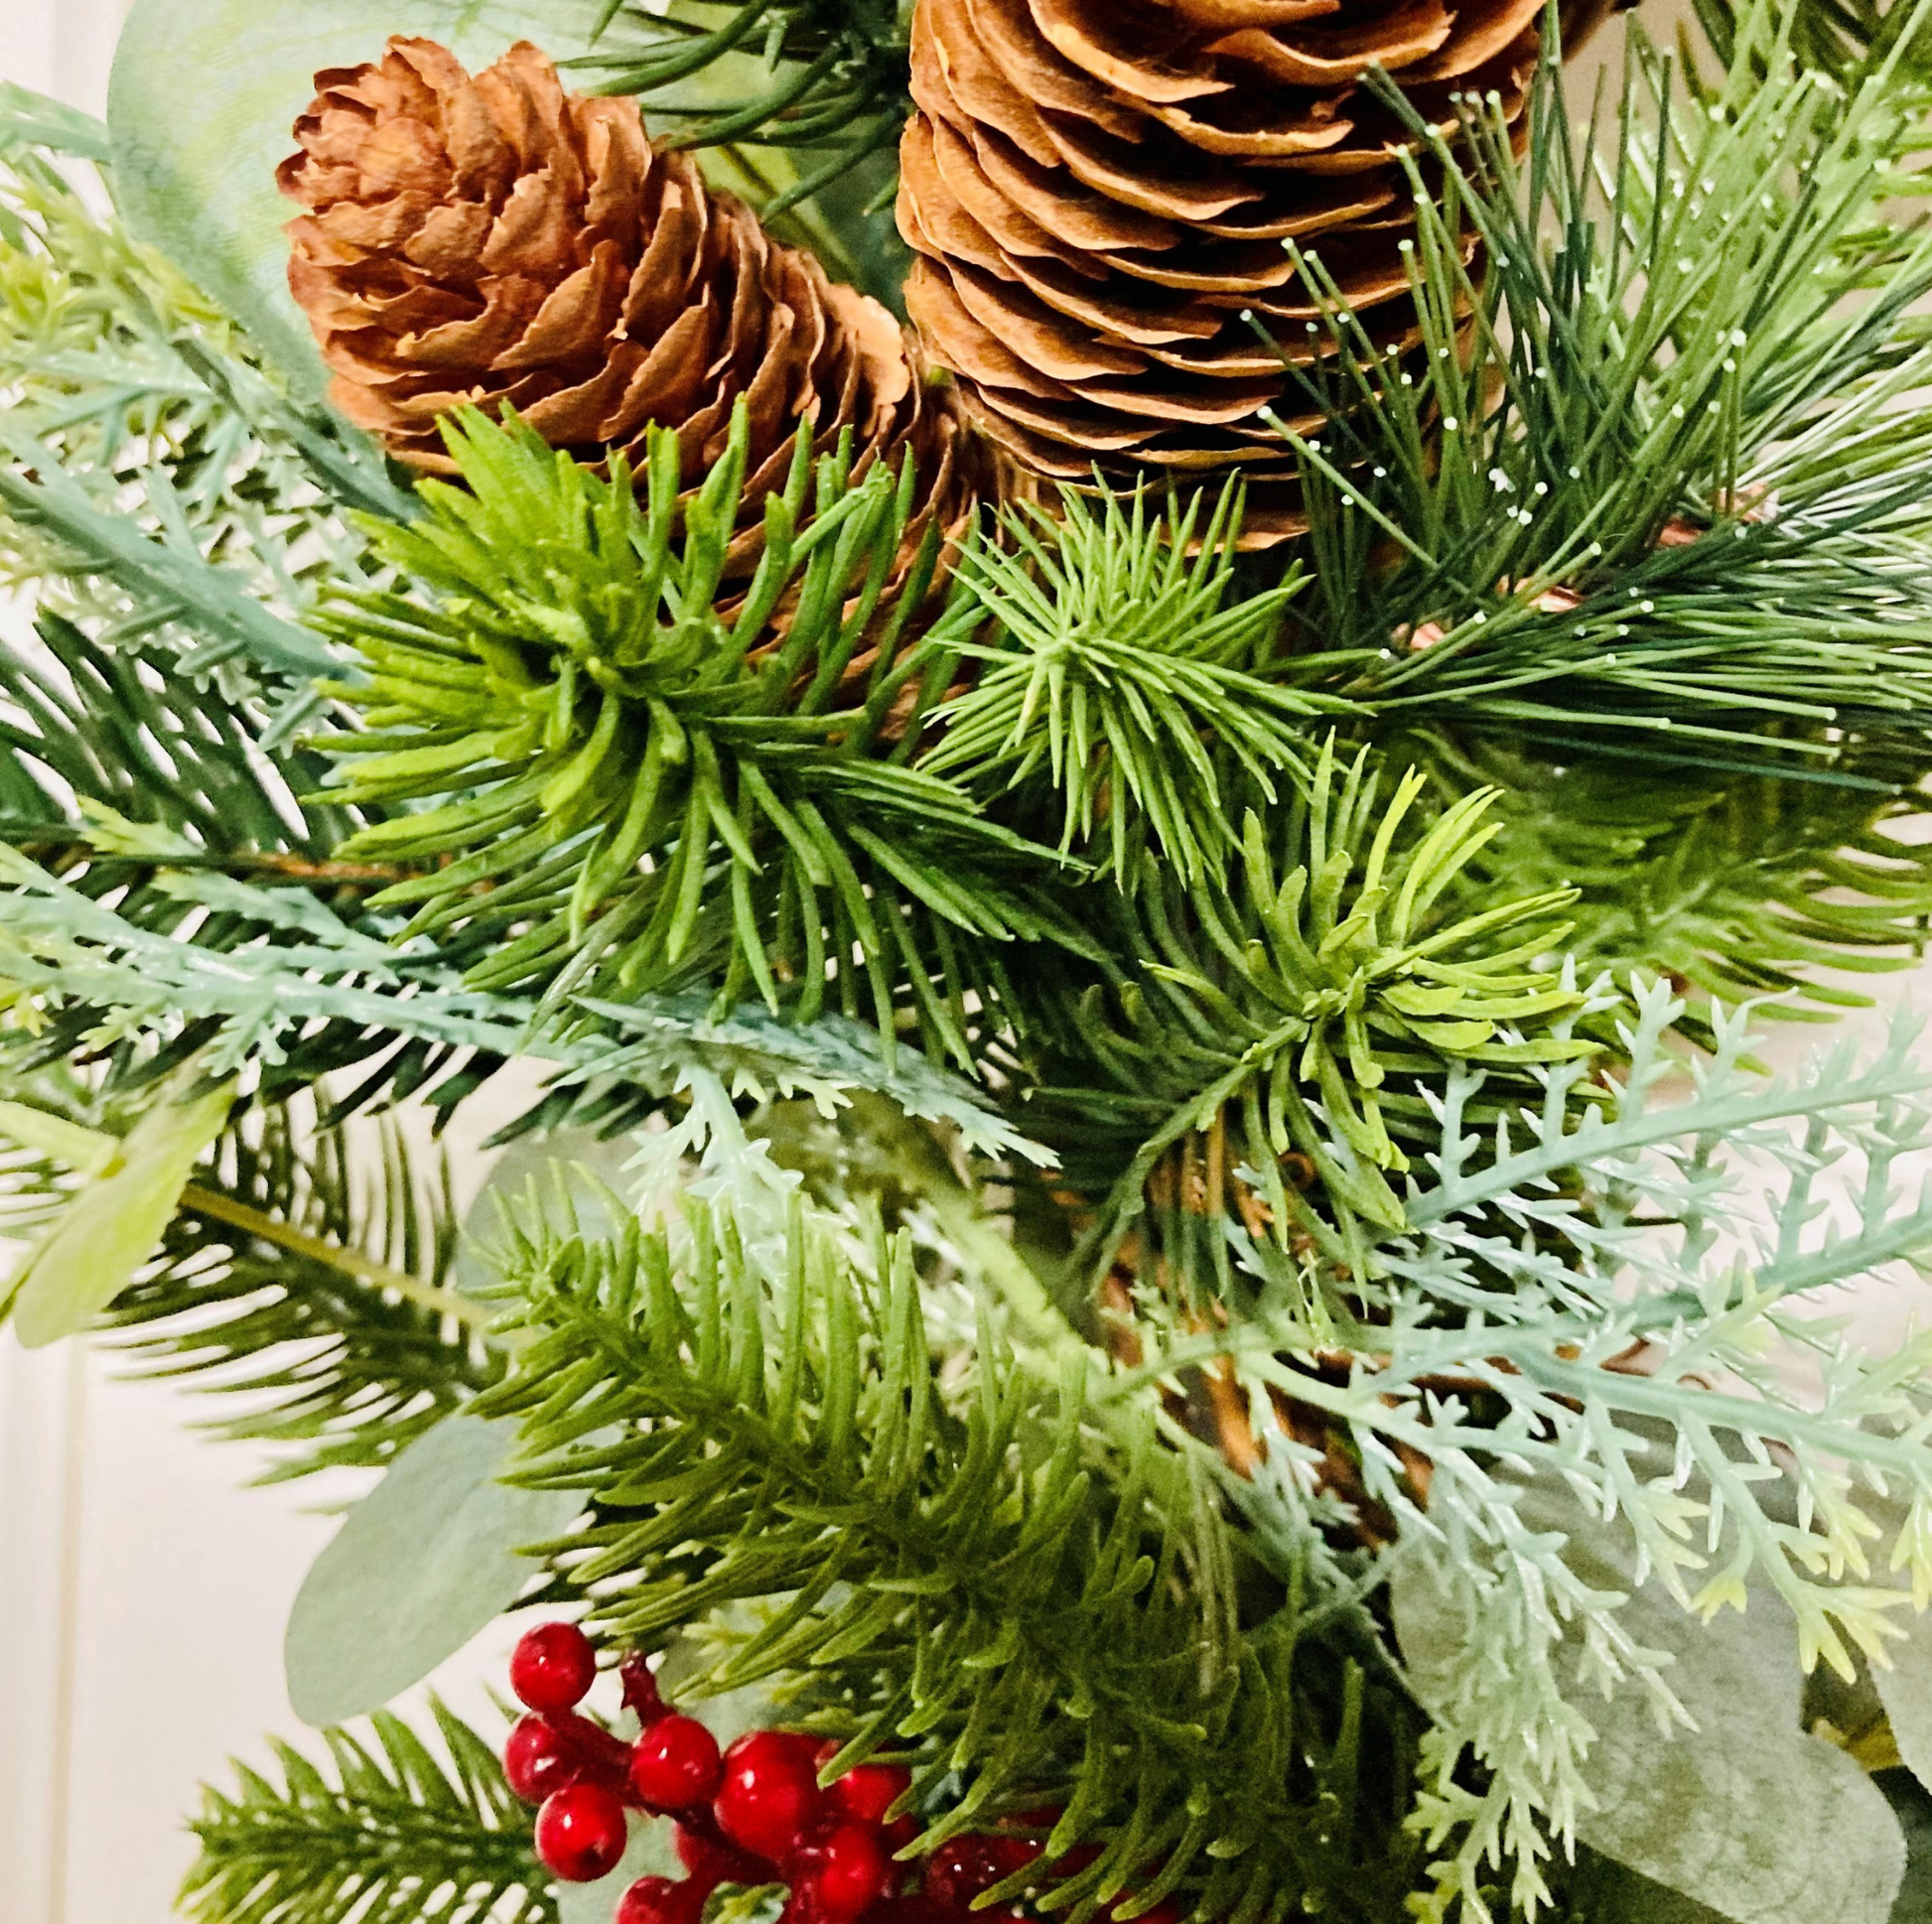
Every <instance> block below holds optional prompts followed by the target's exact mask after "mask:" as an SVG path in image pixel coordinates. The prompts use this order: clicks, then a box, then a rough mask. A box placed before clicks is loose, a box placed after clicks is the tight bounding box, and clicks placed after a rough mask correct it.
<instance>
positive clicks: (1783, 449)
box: [1285, 8, 1932, 760]
mask: <svg viewBox="0 0 1932 1924" xmlns="http://www.w3.org/2000/svg"><path fill="white" fill-rule="evenodd" d="M1757 17H1759V18H1760V19H1762V20H1768V19H1770V18H1771V17H1772V16H1771V12H1770V10H1769V9H1768V8H1760V10H1759V16H1757ZM1630 58H1631V67H1630V69H1629V71H1628V73H1627V75H1626V82H1625V90H1624V100H1623V105H1622V111H1621V118H1620V121H1619V124H1618V128H1617V133H1618V141H1617V144H1616V147H1615V151H1614V153H1613V155H1611V156H1608V157H1605V158H1603V159H1600V160H1594V159H1592V157H1591V155H1590V153H1589V152H1588V151H1587V136H1586V134H1585V132H1584V130H1583V129H1581V128H1580V127H1579V126H1578V125H1577V124H1576V123H1575V122H1573V121H1572V119H1571V118H1570V116H1569V114H1568V111H1567V108H1566V106H1565V102H1564V98H1563V91H1562V80H1561V78H1560V75H1559V73H1558V71H1557V69H1556V68H1555V66H1554V63H1553V61H1546V63H1545V67H1544V69H1543V70H1542V72H1541V74H1540V77H1539V79H1538V81H1537V84H1536V88H1535V91H1534V95H1533V99H1532V104H1531V109H1530V116H1531V128H1532V139H1531V150H1532V152H1533V154H1534V156H1535V159H1534V161H1533V162H1531V163H1522V162H1519V161H1518V160H1517V158H1516V156H1515V153H1514V151H1513V149H1512V146H1511V137H1510V135H1509V133H1508V130H1507V129H1506V127H1505V126H1504V125H1503V123H1502V121H1501V120H1500V118H1497V117H1496V116H1495V115H1494V114H1493V113H1492V112H1491V111H1490V110H1488V109H1484V110H1482V111H1477V110H1476V109H1475V107H1474V106H1473V104H1470V105H1468V106H1466V107H1465V109H1464V113H1465V119H1464V124H1463V132H1462V138H1461V139H1460V141H1459V142H1451V141H1449V140H1448V139H1445V138H1444V137H1442V136H1441V135H1438V134H1434V133H1430V132H1429V131H1428V130H1427V129H1425V128H1423V127H1422V125H1421V123H1420V122H1414V127H1415V131H1416V133H1417V136H1418V138H1419V139H1423V140H1425V142H1426V145H1427V147H1428V150H1429V151H1428V158H1427V161H1426V163H1419V166H1418V171H1417V173H1416V191H1417V197H1418V199H1417V215H1418V220H1419V223H1420V225H1419V232H1418V238H1417V243H1416V249H1415V253H1414V255H1413V257H1412V265H1411V279H1412V285H1413V288H1414V291H1415V298H1416V301H1417V304H1418V309H1419V312H1420V314H1421V318H1422V329H1423V336H1424V349H1425V356H1426V361H1427V365H1426V367H1421V366H1420V362H1419V361H1417V360H1416V357H1414V356H1410V355H1408V354H1407V353H1406V352H1398V351H1397V350H1395V349H1394V348H1389V347H1385V346H1384V345H1382V344H1377V343H1376V342H1374V341H1373V340H1372V339H1371V337H1370V335H1369V333H1368V332H1367V331H1366V329H1365V327H1364V326H1363V324H1361V323H1360V322H1358V321H1356V320H1355V319H1354V318H1353V317H1352V316H1350V315H1349V314H1348V313H1347V312H1346V311H1345V308H1344V307H1343V305H1342V304H1341V303H1340V302H1339V301H1338V300H1333V301H1331V302H1330V314H1329V327H1330V330H1331V333H1332V336H1333V339H1334V343H1335V346H1336V358H1335V360H1334V362H1333V371H1332V373H1331V374H1328V375H1326V376H1323V375H1320V374H1311V375H1309V376H1308V377H1307V378H1309V379H1311V381H1313V382H1314V387H1313V389H1312V390H1311V393H1312V396H1313V398H1314V399H1316V400H1318V402H1319V403H1320V405H1321V406H1322V409H1323V411H1324V413H1325V414H1327V415H1328V416H1329V417H1330V420H1329V425H1328V426H1327V427H1326V428H1324V429H1323V431H1322V432H1321V434H1320V435H1318V436H1314V437H1298V436H1295V435H1293V434H1290V435H1289V438H1290V440H1291V441H1293V442H1294V443H1295V445H1296V446H1297V448H1298V450H1299V451H1300V453H1301V455H1302V457H1303V460H1304V462H1305V464H1306V468H1307V470H1308V474H1309V478H1310V484H1311V502H1312V504H1313V505H1314V507H1315V510H1316V511H1315V513H1314V521H1315V533H1314V535H1313V536H1312V537H1311V538H1312V541H1313V545H1314V550H1315V557H1316V562H1317V571H1316V577H1315V586H1314V591H1313V594H1314V598H1315V600H1316V602H1317V603H1318V619H1317V620H1316V622H1315V625H1316V626H1317V628H1318V629H1320V630H1321V631H1322V632H1323V633H1324V636H1325V638H1327V639H1330V640H1332V641H1334V642H1335V643H1337V644H1339V645H1340V646H1341V647H1342V648H1343V649H1344V650H1346V649H1348V648H1351V647H1355V646H1361V647H1364V648H1379V650H1380V652H1379V654H1376V655H1373V656H1366V655H1365V656H1363V657H1361V662H1362V665H1361V666H1360V667H1358V668H1349V669H1347V670H1346V671H1345V672H1338V677H1337V681H1336V685H1337V686H1338V687H1340V688H1341V689H1342V690H1343V692H1345V693H1347V694H1349V695H1350V696H1351V697H1352V698H1355V699H1358V700H1361V701H1364V702H1368V703H1372V704H1374V705H1375V707H1376V708H1377V710H1378V712H1379V713H1381V714H1383V715H1385V716H1391V717H1398V718H1399V717H1403V716H1411V715H1413V716H1417V717H1420V716H1421V715H1423V714H1425V713H1429V714H1441V715H1445V716H1448V715H1454V716H1456V717H1457V718H1460V719H1464V720H1467V721H1471V722H1476V723H1479V724H1481V725H1483V726H1485V727H1499V728H1509V729H1513V730H1515V731H1517V732H1518V733H1519V734H1520V733H1523V732H1530V733H1555V732H1563V733H1567V734H1570V735H1573V736H1574V735H1575V734H1576V733H1577V731H1578V729H1579V727H1580V726H1587V727H1590V728H1603V729H1614V730H1618V731H1627V732H1629V733H1630V734H1631V735H1632V736H1633V737H1634V739H1636V740H1638V741H1640V742H1642V743H1643V744H1644V746H1645V747H1646V748H1651V747H1660V748H1662V749H1664V750H1666V751H1673V752H1674V753H1676V754H1677V755H1679V756H1687V757H1694V756H1698V755H1700V754H1705V753H1708V752H1709V751H1708V749H1706V748H1705V747H1704V745H1705V744H1707V743H1711V742H1737V743H1742V742H1744V741H1746V740H1749V741H1751V742H1753V744H1755V741H1756V737H1757V735H1758V734H1759V733H1760V732H1761V731H1762V730H1763V728H1764V726H1765V725H1766V724H1767V723H1769V724H1782V723H1791V722H1799V723H1809V724H1811V725H1813V727H1814V731H1815V729H1816V728H1817V727H1820V726H1831V725H1837V726H1839V727H1841V728H1844V729H1847V730H1851V731H1855V732H1858V733H1860V734H1872V735H1880V736H1883V735H1886V734H1892V735H1917V734H1918V733H1920V732H1922V730H1923V727H1924V719H1925V716H1926V714H1927V712H1928V708H1929V707H1932V704H1928V701H1927V697H1926V690H1927V687H1928V681H1927V664H1928V661H1929V660H1932V655H1928V642H1932V625H1928V622H1932V601H1928V599H1927V597H1926V593H1925V581H1926V571H1925V569H1924V566H1923V563H1922V559H1921V558H1920V557H1921V553H1922V548H1923V543H1924V540H1925V535H1926V532H1927V527H1926V521H1925V516H1924V512H1923V506H1922V504H1923V501H1924V500H1925V498H1926V497H1927V480H1926V475H1927V473H1928V472H1932V470H1928V468H1927V463H1928V459H1932V427H1928V420H1927V417H1926V415H1925V412H1924V410H1923V409H1922V408H1918V407H1915V406H1913V405H1911V404H1910V402H1909V399H1908V397H1909V394H1910V392H1911V390H1912V389H1913V388H1914V386H1915V385H1918V384H1922V382H1923V379H1924V370H1925V365H1926V363H1925V361H1924V357H1923V356H1924V349H1923V347H1922V339H1923V336H1922V331H1921V330H1920V328H1919V326H1918V324H1917V323H1916V322H1915V321H1914V320H1913V319H1912V318H1911V315H1910V309H1911V307H1912V304H1913V303H1914V302H1916V301H1917V300H1918V299H1919V298H1920V297H1921V295H1922V294H1923V293H1924V292H1926V291H1927V290H1928V289H1932V236H1929V235H1926V234H1922V233H1916V232H1912V231H1909V230H1908V231H1905V232H1897V231H1894V230H1892V229H1889V228H1888V227H1886V226H1885V225H1884V224H1883V223H1882V221H1881V219H1880V209H1881V207H1882V206H1883V203H1884V200H1885V198H1886V197H1887V196H1888V195H1889V194H1890V193H1892V192H1893V190H1894V186H1895V176H1894V174H1893V172H1892V170H1891V164H1890V157H1891V155H1892V153H1893V151H1894V150H1895V147H1896V143H1897V138H1898V135H1899V131H1900V127H1901V108H1900V106H1899V104H1898V102H1897V100H1896V99H1895V98H1894V97H1893V95H1892V93H1891V92H1890V89H1889V87H1888V85H1887V84H1886V83H1885V82H1884V81H1883V79H1882V77H1881V76H1878V75H1872V76H1867V77H1866V79H1865V80H1863V82H1861V84H1860V85H1859V87H1858V88H1857V89H1856V90H1855V92H1854V94H1853V96H1852V97H1851V98H1850V99H1849V100H1843V101H1841V100H1840V99H1839V97H1838V96H1837V91H1836V89H1835V88H1834V87H1833V86H1832V85H1831V83H1830V82H1829V81H1827V80H1825V79H1824V78H1822V77H1821V76H1820V75H1818V74H1816V73H1812V72H1807V71H1804V70H1802V69H1797V68H1795V67H1794V66H1793V64H1792V63H1791V61H1790V60H1789V58H1788V55H1786V54H1782V53H1781V54H1780V55H1779V58H1778V60H1777V61H1776V62H1774V64H1773V66H1772V69H1771V70H1770V71H1769V72H1768V73H1767V74H1766V75H1765V76H1764V78H1763V81H1762V83H1761V84H1758V83H1756V82H1752V81H1747V80H1746V79H1745V78H1743V77H1739V76H1733V77H1732V80H1731V81H1729V82H1727V90H1725V91H1723V92H1721V93H1720V94H1717V95H1714V96H1713V97H1712V98H1710V99H1709V100H1708V101H1707V100H1704V99H1700V98H1697V97H1695V95H1690V96H1689V97H1687V90H1686V89H1685V88H1684V87H1683V86H1682V85H1681V84H1679V83H1677V82H1676V81H1674V80H1673V78H1672V75H1671V72H1670V69H1669V68H1668V66H1667V65H1666V64H1664V63H1663V62H1661V61H1660V60H1659V59H1658V58H1657V57H1656V56H1655V55H1654V54H1653V53H1652V52H1651V51H1650V50H1649V48H1648V45H1647V43H1645V42H1643V41H1642V39H1641V36H1638V37H1637V38H1636V40H1635V42H1634V51H1633V53H1632V55H1631V57H1630ZM1388 98H1389V100H1390V102H1391V106H1392V110H1398V111H1402V112H1404V113H1406V114H1410V116H1411V119H1412V121H1413V114H1412V113H1411V110H1410V109H1408V108H1407V107H1406V106H1404V105H1402V103H1401V102H1400V96H1399V95H1395V94H1393V93H1390V94H1389V95H1388ZM1580 148H1581V151H1580ZM1425 164H1426V166H1427V168H1428V170H1429V172H1430V175H1431V177H1432V179H1433V176H1434V174H1435V173H1436V171H1437V170H1440V171H1441V174H1442V192H1441V193H1440V194H1438V193H1437V192H1436V190H1435V188H1434V186H1432V185H1430V184H1429V183H1428V182H1426V181H1425V178H1424V174H1423V172H1422V171H1420V169H1421V166H1422V165H1425ZM1465 229H1469V230H1473V231H1474V232H1475V233H1476V234H1477V235H1479V236H1480V238H1481V239H1482V241H1483V243H1484V245H1485V248H1486V251H1487V259H1488V262H1489V265H1488V268H1487V270H1486V272H1485V275H1484V277H1483V281H1482V285H1481V286H1480V287H1478V286H1476V285H1475V283H1474V282H1473V281H1472V280H1471V279H1470V277H1469V274H1468V272H1467V270H1466V269H1465V268H1464V266H1463V265H1462V257H1463V239H1462V236H1463V233H1464V231H1465ZM1308 266H1309V271H1310V272H1311V275H1313V276H1314V277H1315V279H1316V281H1317V283H1320V280H1321V270H1320V266H1319V263H1318V260H1315V259H1313V258H1312V257H1310V258H1309V261H1308ZM1465 337H1466V338H1467V339H1468V340H1469V342H1470V344H1471V345H1470V348H1469V350H1468V351H1464V350H1463V348H1462V347H1461V345H1459V344H1460V343H1461V342H1462V341H1463V340H1464V338H1465ZM1418 368H1420V371H1416V370H1417V369H1418ZM1324 380H1325V382H1326V384H1325V385H1323V381H1324ZM1439 419H1440V421H1441V430H1440V435H1439V434H1437V433H1436V432H1434V431H1433V428H1434V424H1435V423H1436V422H1437V421H1438V420H1439ZM1285 432H1287V431H1286V430H1285ZM1383 540H1390V541H1393V542H1395V543H1396V544H1397V545H1398V547H1399V548H1400V550H1401V552H1402V553H1403V555H1404V557H1405V561H1404V563H1403V565H1402V566H1400V567H1398V568H1396V569H1395V570H1393V571H1386V570H1378V569H1376V568H1374V567H1371V566H1369V565H1368V551H1369V548H1370V546H1371V545H1372V544H1373V543H1375V542H1377V541H1383ZM1378 577H1379V579H1378ZM1392 639H1393V640H1395V641H1398V642H1400V643H1403V644H1404V645H1400V646H1397V647H1391V646H1390V645H1389V644H1390V642H1391V640H1392ZM1687 737H1688V738H1690V739H1688V740H1686V739H1685V738H1687ZM1808 746H1809V747H1810V748H1811V750H1812V751H1813V752H1816V751H1817V750H1819V749H1821V748H1823V747H1824V746H1825V745H1823V744H1822V743H1820V742H1818V741H1817V740H1816V738H1815V734H1814V737H1813V738H1812V739H1811V741H1810V742H1809V744H1808ZM1798 752H1799V753H1803V752H1804V748H1803V747H1800V748H1799V749H1798ZM1774 753H1775V752H1774ZM1732 758H1733V759H1734V758H1737V752H1735V751H1733V752H1732ZM1755 758H1756V759H1758V760H1762V758H1763V756H1762V754H1761V753H1760V754H1758V755H1757V756H1756V757H1755Z"/></svg>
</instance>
